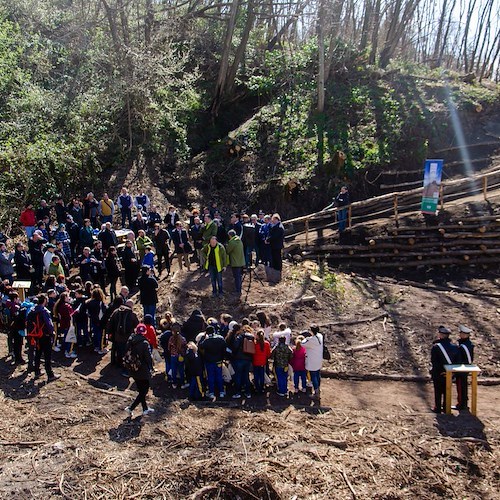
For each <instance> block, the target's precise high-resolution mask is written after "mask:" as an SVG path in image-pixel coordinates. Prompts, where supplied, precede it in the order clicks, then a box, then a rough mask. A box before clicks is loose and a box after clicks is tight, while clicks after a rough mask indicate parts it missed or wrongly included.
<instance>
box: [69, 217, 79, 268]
mask: <svg viewBox="0 0 500 500" xmlns="http://www.w3.org/2000/svg"><path fill="white" fill-rule="evenodd" d="M66 231H67V233H68V235H69V240H70V246H71V258H72V261H71V263H72V264H74V263H75V261H76V256H77V255H78V249H79V248H80V247H79V245H80V228H79V227H78V224H77V223H76V222H74V221H73V217H71V215H67V217H66Z"/></svg>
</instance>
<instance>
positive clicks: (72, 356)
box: [69, 352, 78, 359]
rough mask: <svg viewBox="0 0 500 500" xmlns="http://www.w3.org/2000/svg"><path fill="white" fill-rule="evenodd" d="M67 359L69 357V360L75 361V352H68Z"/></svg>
mask: <svg viewBox="0 0 500 500" xmlns="http://www.w3.org/2000/svg"><path fill="white" fill-rule="evenodd" d="M69 357H70V358H71V359H76V358H77V357H78V354H77V353H76V352H70V353H69Z"/></svg>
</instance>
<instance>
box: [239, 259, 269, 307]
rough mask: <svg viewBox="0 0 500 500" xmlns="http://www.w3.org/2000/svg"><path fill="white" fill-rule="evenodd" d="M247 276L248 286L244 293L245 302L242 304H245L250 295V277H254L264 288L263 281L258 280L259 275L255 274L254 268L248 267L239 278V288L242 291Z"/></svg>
mask: <svg viewBox="0 0 500 500" xmlns="http://www.w3.org/2000/svg"><path fill="white" fill-rule="evenodd" d="M247 276H248V284H247V287H246V291H245V300H244V301H243V302H245V304H246V302H247V298H248V294H249V293H250V288H251V286H252V276H254V277H255V279H256V280H257V281H258V282H259V283H260V284H261V285H262V286H264V283H263V281H262V280H261V279H260V278H259V275H258V274H257V273H256V272H255V266H250V267H247V268H246V272H245V273H243V275H242V277H241V288H242V289H243V283H244V282H245V280H246V278H247Z"/></svg>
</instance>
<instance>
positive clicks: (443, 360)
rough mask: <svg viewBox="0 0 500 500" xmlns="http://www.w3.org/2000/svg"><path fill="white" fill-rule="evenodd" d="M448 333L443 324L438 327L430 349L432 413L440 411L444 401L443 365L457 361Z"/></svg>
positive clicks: (456, 348)
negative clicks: (432, 391)
mask: <svg viewBox="0 0 500 500" xmlns="http://www.w3.org/2000/svg"><path fill="white" fill-rule="evenodd" d="M450 333H451V331H450V330H448V328H446V327H445V326H440V327H439V328H438V334H439V337H438V340H437V341H435V342H434V345H433V346H432V349H431V364H432V368H431V377H432V383H433V384H434V407H433V408H432V411H433V412H434V413H441V412H442V411H443V410H444V408H445V402H446V377H445V370H444V365H453V364H456V363H457V361H458V347H457V346H456V345H455V344H452V343H451V341H450Z"/></svg>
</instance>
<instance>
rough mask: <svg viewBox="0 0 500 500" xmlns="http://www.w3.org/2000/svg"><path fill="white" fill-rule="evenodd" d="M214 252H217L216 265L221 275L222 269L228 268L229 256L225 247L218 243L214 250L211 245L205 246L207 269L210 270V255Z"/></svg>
mask: <svg viewBox="0 0 500 500" xmlns="http://www.w3.org/2000/svg"><path fill="white" fill-rule="evenodd" d="M212 251H215V263H216V266H217V271H218V272H219V273H220V272H222V269H223V268H224V267H226V266H227V254H226V249H225V248H224V245H221V244H220V243H217V246H216V247H214V248H212V247H211V246H210V245H205V246H204V247H203V249H202V252H203V255H204V257H205V269H208V263H209V255H210V253H211V252H212Z"/></svg>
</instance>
